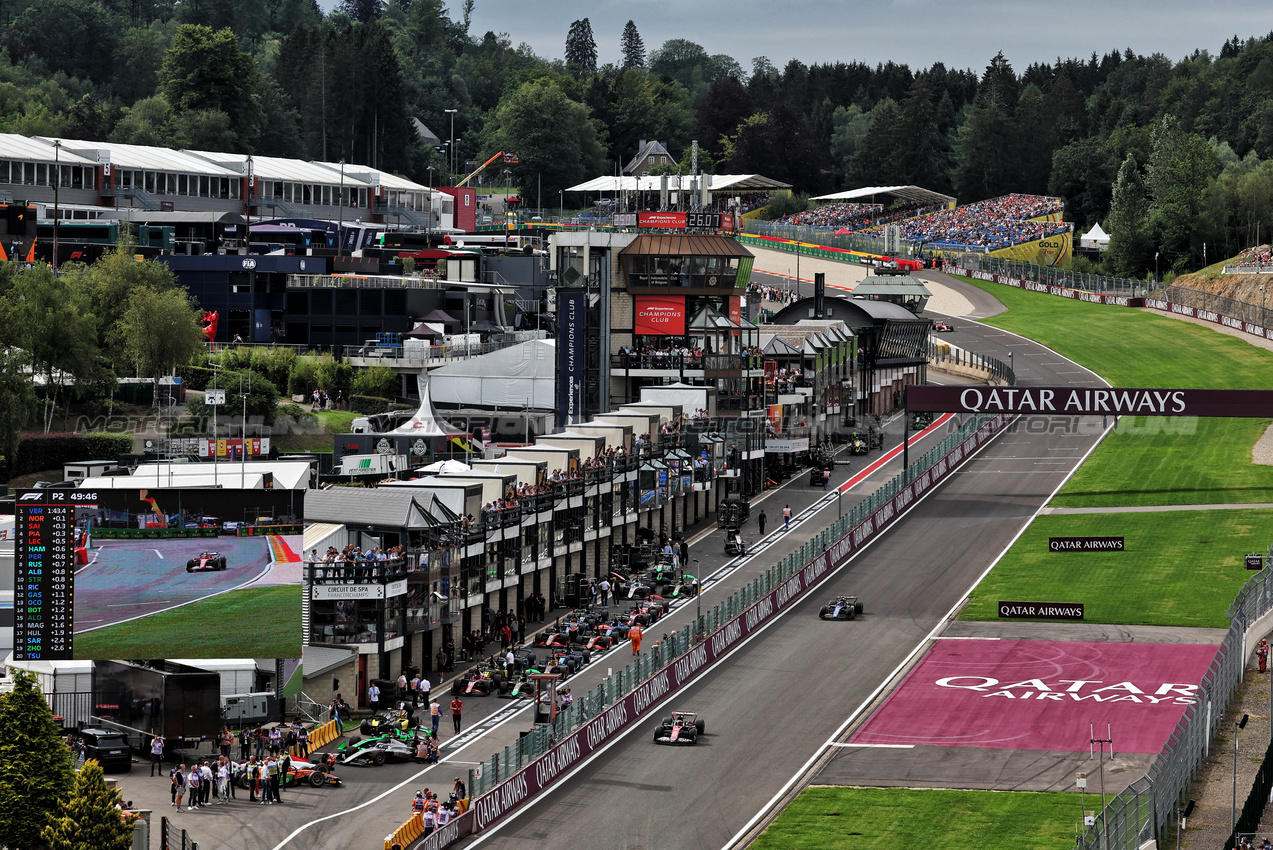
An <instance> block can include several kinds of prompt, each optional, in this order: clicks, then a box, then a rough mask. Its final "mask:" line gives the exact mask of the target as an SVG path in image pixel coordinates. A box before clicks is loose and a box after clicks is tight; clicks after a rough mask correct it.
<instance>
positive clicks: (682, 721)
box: [654, 711, 706, 745]
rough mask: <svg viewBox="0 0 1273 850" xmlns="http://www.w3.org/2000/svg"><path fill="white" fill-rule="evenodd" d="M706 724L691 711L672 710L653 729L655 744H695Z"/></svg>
mask: <svg viewBox="0 0 1273 850" xmlns="http://www.w3.org/2000/svg"><path fill="white" fill-rule="evenodd" d="M705 728H706V724H704V723H703V721H702V720H701V719H700V718H699V716H698V715H697V714H695V713H694V712H692V711H674V712H672V716H671V717H664V718H663V719H662V720H660V721H659V725H658V728H656V729H655V730H654V743H656V744H691V745H692V744H697V743H698V736H699V735H702V734H704V729H705Z"/></svg>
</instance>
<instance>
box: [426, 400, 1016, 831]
mask: <svg viewBox="0 0 1273 850" xmlns="http://www.w3.org/2000/svg"><path fill="white" fill-rule="evenodd" d="M1011 420H1012V417H1010V416H996V417H995V418H993V419H991V420H990V421H989V422H987V423H986V424H984V425H983V426H982V427H981V428H980V429H979V430H977V431H976V432H975V433H973V434H971V435H970V436H969V437H968V439H966V440H964V441H963V442H962V443H960V444H959V445H958V446H956V447H955V448H954V449H953V450H951V452H950V453H949V454H947V455H946V456H945V457H944V458H942V459H941V460H940V461H938V462H937V464H936V465H934V466H933V467H932V468H931V469H929V470H928V471H927V472H925V473H923V474H922V475H919V476H917V477H916V478H915V480H914V481H912V482H910V484H908V485H906V486H905V487H903V488H902V490H901V491H900V492H899V493H898V494H897V495H896V496H894V497H893V498H892V499H890V500H889V501H888V502H886V503H885V504H884V505H882V506H881V507H880V508H879V509H878V510H877V511H875V513H873V514H871V516H869V517H867V518H866V519H865V520H863V521H862V522H861V523H860V524H859V525H858V526H857V527H856V528H853V529H852V530H850V532H849V533H848V534H846V535H845V536H844V537H842V538H841V539H840V540H838V541H837V542H835V543H834V544H832V545H831V546H830V547H828V548H827V550H826V551H824V552H823V553H822V554H820V555H818V557H816V558H814V559H813V560H812V561H811V562H810V563H809V564H807V565H806V566H805V567H804V569H802V570H800V571H799V572H797V573H795V574H794V575H792V577H791V578H789V579H787V580H786V581H784V582H783V583H782V584H780V585H779V586H778V587H777V588H776V589H774V590H773V591H772V592H770V593H768V594H766V595H765V596H763V597H761V598H760V599H759V601H757V602H756V603H755V604H754V605H752V606H751V607H750V608H748V609H747V610H746V611H744V612H743V613H742V614H741V615H739V616H738V617H735V618H734V619H732V620H730V621H729V622H728V623H726V624H725V625H724V626H722V627H721V628H719V629H717V630H716V631H715V632H713V633H712V634H711V635H709V636H708V638H707V640H706V641H704V642H703V643H701V644H699V645H698V646H696V647H694V648H693V649H691V650H690V651H689V652H687V653H685V654H684V655H682V656H681V657H680V658H678V659H676V660H675V661H673V662H672V663H671V664H669V665H668V666H667V667H664V668H663V669H662V670H660V671H659V672H658V673H656V674H655V675H654V676H652V677H651V678H650V679H648V680H647V681H645V682H644V683H642V684H641V685H640V686H639V687H637V688H636V690H634V691H633V692H632V693H630V694H628V695H627V696H626V697H624V698H623V699H621V700H620V701H619V702H617V703H615V704H614V705H612V706H610V707H609V708H607V709H606V710H605V711H603V712H601V713H600V714H599V715H597V716H596V717H594V718H592V719H591V720H589V721H588V722H587V723H585V724H584V725H582V726H580V727H579V728H578V729H577V730H575V731H574V732H573V733H571V734H570V735H568V736H566V737H565V738H564V739H562V741H561V743H559V744H557V745H556V746H555V747H553V748H552V749H551V750H549V751H548V752H547V753H545V754H544V755H543V756H541V757H540V758H539V759H537V760H536V761H534V762H533V763H531V765H530V766H529V767H527V768H525V769H524V770H521V771H519V772H518V773H516V774H514V775H513V776H511V777H509V779H507V780H506V781H505V782H503V783H502V784H500V785H497V786H496V787H495V788H493V789H491V790H490V791H489V792H487V793H486V794H483V795H482V796H481V797H478V798H477V799H476V800H474V801H473V806H472V809H471V810H470V811H471V812H472V815H473V821H472V829H473V832H481V831H483V830H485V829H489V828H490V827H491V826H492V825H493V824H494V823H495V822H496V821H498V820H499V819H500V818H503V817H506V816H507V815H509V814H510V813H512V812H514V811H516V810H517V809H519V808H520V807H522V806H523V805H525V804H526V803H527V802H529V801H530V800H532V799H533V798H534V797H535V796H536V795H537V794H539V793H540V792H542V791H544V790H545V789H547V788H549V787H550V786H552V785H553V784H554V783H555V782H557V781H558V780H559V779H561V778H562V777H563V776H565V775H566V774H568V773H569V772H570V771H571V770H573V769H574V768H575V767H577V766H579V765H580V764H581V763H582V762H583V761H584V760H586V759H587V758H588V757H589V756H591V755H592V754H593V753H595V752H597V751H599V750H601V749H603V748H604V747H605V746H606V745H607V744H608V743H609V742H610V741H612V740H613V739H614V738H616V737H617V736H618V735H620V734H621V733H623V732H625V731H627V729H628V728H629V727H630V726H632V724H634V723H636V722H638V721H639V720H640V719H642V718H643V717H645V715H647V714H649V713H651V709H652V708H655V707H656V706H658V705H659V704H660V703H662V702H663V701H664V700H666V699H667V698H668V697H669V696H671V695H672V694H674V693H676V692H677V691H678V690H680V688H682V687H683V686H685V685H687V684H689V683H690V682H691V681H693V680H694V679H696V678H698V676H699V675H700V674H701V673H702V672H703V671H704V670H706V669H707V668H708V667H710V666H711V665H712V663H713V662H715V661H716V660H717V659H718V658H722V657H724V656H725V655H727V654H729V652H730V651H731V650H732V649H733V648H734V647H736V646H737V645H738V644H739V643H741V642H742V641H743V640H745V639H746V638H748V637H749V636H750V635H752V634H754V633H755V632H756V631H757V630H759V629H760V628H762V627H763V626H764V625H765V624H766V623H768V622H769V621H770V620H772V619H773V618H774V617H776V616H777V615H778V614H779V613H780V612H782V611H784V610H786V609H787V608H788V607H790V606H791V605H792V604H793V603H794V602H795V601H796V600H798V599H800V598H801V597H802V596H803V595H804V594H805V593H807V592H808V591H809V590H811V589H813V588H814V587H816V586H817V585H818V584H819V583H821V582H822V580H823V579H824V578H826V577H827V575H828V574H829V573H830V572H831V571H832V569H833V568H835V567H838V566H840V564H842V563H843V562H844V561H845V559H847V558H848V557H849V556H850V555H852V554H853V553H854V552H856V551H858V550H859V549H861V548H862V547H863V546H864V545H866V543H867V542H868V541H869V540H871V539H872V538H874V537H875V536H876V535H878V534H880V533H881V532H882V531H884V529H886V528H888V527H889V526H890V525H892V524H893V523H894V522H895V521H896V520H897V518H898V517H900V516H901V515H902V514H903V513H904V512H905V511H906V509H907V508H908V507H910V506H911V505H912V504H914V502H915V500H916V499H918V498H919V497H920V496H922V495H923V494H924V493H926V492H927V491H928V490H930V489H932V488H933V487H934V486H936V484H937V483H938V482H940V481H941V480H942V479H943V478H945V477H946V475H948V474H949V473H950V472H951V471H952V470H953V469H955V468H956V467H957V466H958V465H959V464H960V463H961V462H962V461H963V460H964V459H965V458H966V457H968V456H969V455H970V454H972V453H973V452H975V451H976V450H977V449H978V448H979V447H980V446H982V445H984V444H985V443H986V442H988V441H989V440H990V439H992V438H993V437H994V436H995V435H996V434H998V433H999V432H1000V431H1001V430H1003V428H1004V427H1005V426H1006V425H1007V424H1008V423H1009V422H1010V421H1011ZM441 846H445V845H439V847H441ZM430 850H433V848H430Z"/></svg>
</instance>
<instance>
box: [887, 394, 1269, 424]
mask: <svg viewBox="0 0 1273 850" xmlns="http://www.w3.org/2000/svg"><path fill="white" fill-rule="evenodd" d="M906 407H907V409H908V410H909V411H911V412H916V411H927V412H932V413H1003V414H1017V415H1029V414H1051V415H1063V416H1064V415H1069V416H1107V415H1116V416H1208V417H1216V416H1231V417H1248V418H1254V419H1267V418H1270V417H1273V390H1186V389H1155V388H1127V389H1125V388H1121V387H1109V388H1097V387H990V386H986V387H927V386H911V387H907V389H906Z"/></svg>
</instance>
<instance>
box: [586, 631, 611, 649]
mask: <svg viewBox="0 0 1273 850" xmlns="http://www.w3.org/2000/svg"><path fill="white" fill-rule="evenodd" d="M612 646H614V638H612V637H610V635H593V636H592V637H590V638H588V639H587V640H586V641H584V642H583V648H584V649H586V650H588V651H589V652H605V651H606V650H607V649H610V648H611V647H612Z"/></svg>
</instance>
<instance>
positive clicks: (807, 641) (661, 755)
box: [466, 320, 1106, 848]
mask: <svg viewBox="0 0 1273 850" xmlns="http://www.w3.org/2000/svg"><path fill="white" fill-rule="evenodd" d="M955 325H956V336H955V337H954V338H955V339H956V340H958V341H959V344H961V345H963V347H966V348H969V349H971V350H974V351H978V352H979V353H984V354H989V355H991V356H995V357H999V358H1000V359H1003V360H1006V359H1008V358H1007V354H1008V352H1009V351H1011V352H1013V354H1014V355H1015V356H1014V359H1015V361H1016V367H1017V372H1018V376H1019V378H1020V381H1021V383H1023V384H1031V383H1034V384H1047V383H1050V382H1053V381H1056V382H1057V383H1059V384H1062V385H1064V384H1074V385H1089V386H1090V385H1096V384H1098V380H1097V379H1096V378H1095V377H1094V376H1092V375H1091V373H1088V372H1086V371H1080V370H1079V369H1078V367H1076V366H1075V365H1074V364H1072V363H1070V362H1068V361H1063V360H1061V359H1060V358H1059V357H1058V356H1057V355H1056V354H1054V353H1053V352H1051V351H1049V350H1047V349H1044V348H1042V347H1041V346H1038V345H1036V344H1034V343H1031V342H1029V341H1028V340H1023V339H1021V338H1019V337H1015V336H1013V335H1011V334H1008V333H1006V332H1003V331H998V330H995V329H990V328H982V327H980V326H977V325H972V324H970V323H968V322H963V321H959V320H956V322H955ZM960 337H962V338H963V339H962V340H960V339H959V338H960ZM1062 371H1065V372H1068V373H1071V374H1066V375H1063V374H1060V372H1062ZM1028 421H1029V420H1019V421H1018V424H1017V426H1016V427H1015V428H1013V429H1012V430H1011V431H1010V432H1009V433H1007V434H1005V435H1004V436H1002V437H1000V438H999V439H998V440H997V441H994V442H992V443H991V444H989V445H988V446H987V447H986V448H984V449H983V450H982V452H981V453H980V454H978V455H977V456H975V457H974V458H973V459H972V460H971V461H969V462H968V463H967V464H966V465H965V466H964V467H963V468H961V469H960V470H959V471H958V472H957V473H955V474H954V475H953V476H952V477H951V478H950V479H949V480H948V482H947V483H946V484H944V485H943V486H942V487H940V488H938V489H937V490H935V491H933V492H932V493H930V494H929V496H928V497H927V498H926V499H925V500H924V501H922V502H921V503H920V504H918V505H917V506H916V507H915V508H914V509H913V511H912V512H911V513H910V514H908V515H907V516H906V517H904V518H903V519H902V520H901V521H900V522H899V524H898V525H897V526H895V527H894V528H893V529H892V530H891V531H889V532H888V533H887V534H885V535H883V536H882V537H881V538H880V539H879V540H877V541H876V542H875V543H874V544H873V545H872V546H870V547H869V548H867V549H866V550H865V551H864V552H863V553H862V554H861V555H859V556H858V557H857V558H855V559H854V560H853V561H851V562H850V565H849V566H848V567H847V568H846V569H844V570H842V571H841V572H840V573H838V574H837V575H836V576H834V577H833V578H832V579H831V581H829V582H828V584H826V585H824V586H823V587H822V588H821V589H820V590H818V591H815V592H814V593H812V594H810V596H809V597H807V598H806V599H805V600H803V601H801V602H800V603H798V604H797V605H794V606H793V607H792V608H791V609H789V610H788V611H787V612H786V614H784V615H782V616H780V617H779V618H778V619H777V620H776V621H775V622H774V623H773V624H772V625H771V626H770V627H769V630H768V631H767V632H765V633H764V634H765V638H764V639H763V640H752V641H750V642H749V643H747V644H745V645H744V646H742V647H741V648H740V649H739V650H738V651H737V652H736V653H735V654H734V655H733V656H731V657H730V658H728V659H727V660H726V661H725V662H724V663H721V664H720V665H718V666H717V667H716V668H714V669H713V670H711V671H709V672H708V673H707V674H706V675H705V676H704V677H703V678H702V679H700V680H699V682H697V683H695V684H694V685H692V686H691V687H690V688H687V689H686V690H685V691H683V692H682V693H680V694H678V695H677V696H676V697H675V698H674V699H673V700H672V701H671V703H669V704H668V705H667V706H666V708H683V709H685V710H693V711H697V712H698V713H699V714H700V716H702V717H704V718H705V720H706V724H707V735H706V736H705V737H704V738H703V739H702V740H701V741H700V743H699V744H698V745H697V746H696V747H692V748H691V747H685V748H678V749H675V750H669V749H668V748H662V747H656V746H654V745H653V744H651V743H650V741H649V740H648V739H649V733H650V731H651V730H652V728H653V726H654V725H655V722H656V721H657V719H658V718H657V717H650V718H649V722H647V723H641V724H637V725H636V726H635V728H634V729H633V732H635V734H628V735H627V736H626V737H625V738H623V739H622V740H621V741H619V742H618V743H616V744H615V745H614V746H613V748H612V749H610V750H609V752H607V753H606V754H605V755H604V756H603V757H602V758H598V759H596V760H594V761H592V762H591V763H589V764H586V765H584V766H583V767H582V768H580V769H579V770H578V771H577V772H576V773H575V774H573V775H572V776H571V777H570V778H568V779H567V780H566V781H564V782H563V783H562V785H561V786H559V788H558V789H557V790H555V791H553V792H551V793H550V794H548V795H546V796H545V797H543V798H541V799H540V800H539V801H537V802H535V803H533V804H532V805H530V806H528V807H527V809H526V810H525V812H524V813H523V814H521V815H520V816H515V817H514V818H512V819H511V820H510V821H508V822H507V823H506V824H505V825H504V826H503V827H502V828H496V829H495V830H492V831H488V832H487V833H485V835H484V836H481V837H478V838H476V839H473V840H471V841H470V842H468V844H467V845H466V846H473V847H476V846H486V847H501V848H502V847H509V848H512V847H521V846H524V845H525V844H526V843H527V842H531V841H542V840H550V841H553V842H562V843H564V844H565V845H567V846H572V845H573V846H623V847H659V848H664V847H666V848H682V847H684V848H702V847H724V846H741V843H742V842H745V839H746V836H747V832H748V830H749V829H750V828H751V827H753V826H755V825H756V824H757V823H758V822H760V820H762V819H763V817H762V816H764V815H766V814H776V810H777V808H778V807H779V806H780V805H781V801H782V799H783V796H784V794H785V793H786V792H788V791H790V790H791V789H792V788H793V787H794V786H795V785H796V784H798V782H797V780H798V779H799V777H801V776H803V775H804V774H805V771H806V770H807V769H808V768H809V767H810V766H811V765H812V763H813V761H814V760H815V759H816V758H817V757H818V756H819V754H820V753H821V752H823V750H824V744H825V743H827V742H833V741H835V740H836V739H837V738H838V737H839V736H840V735H841V734H842V733H843V732H844V730H845V729H846V728H847V727H848V722H847V720H846V718H848V719H852V718H853V717H855V716H857V715H859V714H860V713H862V712H865V710H866V709H867V708H868V707H869V706H870V705H871V704H872V703H873V702H874V700H875V699H876V698H878V696H879V695H880V694H881V693H882V692H883V691H884V690H885V688H886V686H887V685H888V683H889V682H890V680H891V679H893V677H894V676H895V675H896V674H897V673H899V672H900V671H902V670H903V669H905V667H906V666H907V665H908V664H909V663H910V662H911V661H912V660H913V659H914V658H915V657H917V656H918V654H919V652H920V650H921V649H922V647H923V646H925V645H926V644H927V641H928V638H929V637H930V636H932V635H933V633H934V631H935V630H936V629H937V628H939V627H940V625H941V624H942V623H943V622H945V621H946V619H947V618H948V617H949V616H950V615H951V614H952V613H953V612H954V610H956V608H957V606H958V605H959V604H960V601H961V600H962V599H963V598H964V596H965V595H966V593H967V592H968V590H969V589H970V588H971V587H972V586H973V585H974V584H975V582H976V581H978V580H979V579H980V577H981V576H982V575H984V573H985V572H986V571H987V569H988V567H989V565H990V564H991V563H993V561H994V559H995V557H996V556H997V555H998V554H999V553H1000V552H1001V551H1003V550H1004V549H1006V548H1007V546H1008V545H1010V543H1011V541H1012V540H1013V539H1014V538H1015V536H1016V535H1017V534H1018V533H1019V532H1020V530H1021V529H1023V528H1024V527H1025V525H1026V524H1027V523H1028V522H1029V520H1030V519H1031V518H1032V517H1033V515H1034V513H1035V511H1036V510H1037V509H1038V508H1039V507H1041V506H1042V505H1043V504H1044V503H1046V501H1047V500H1048V499H1049V498H1050V496H1051V494H1052V493H1053V491H1054V490H1055V489H1056V488H1057V487H1059V486H1060V485H1061V483H1062V482H1063V481H1064V480H1065V478H1066V477H1067V476H1068V475H1069V474H1070V471H1071V470H1072V469H1073V468H1075V467H1077V465H1078V464H1079V463H1080V462H1081V459H1082V458H1083V457H1084V456H1085V455H1086V454H1087V452H1088V451H1090V450H1091V448H1092V447H1094V445H1095V444H1096V442H1097V441H1098V439H1099V436H1100V434H1101V433H1102V431H1103V429H1104V425H1105V424H1106V423H1103V422H1102V421H1101V420H1100V419H1097V418H1088V419H1083V420H1074V419H1070V420H1068V421H1055V422H1050V423H1046V427H1043V428H1038V427H1033V426H1029V425H1026V424H1024V423H1026V422H1028ZM1035 421H1037V420H1035ZM1058 461H1063V463H1058ZM831 516H832V517H833V516H834V513H833V512H832V513H831ZM814 524H815V525H819V526H820V525H823V523H814ZM839 593H844V594H853V595H858V596H860V597H862V599H863V601H864V603H865V608H866V610H865V615H864V616H863V617H862V618H861V619H859V620H855V621H853V622H849V623H836V622H825V621H821V620H819V619H818V618H817V616H816V615H817V611H818V608H819V607H820V606H821V605H822V604H823V603H824V602H825V601H826V598H827V597H829V596H832V595H835V594H839ZM660 712H661V713H665V712H664V711H663V710H662V709H660ZM842 757H847V758H851V757H852V756H851V755H848V756H842ZM877 761H879V762H883V763H886V762H887V756H885V757H883V758H877ZM999 769H1000V771H1001V774H1002V775H1003V776H1004V778H1005V780H1007V781H1011V780H1010V776H1011V774H1012V772H1013V771H1018V772H1021V771H1029V770H1030V769H1031V766H1030V765H1029V764H1026V763H1025V762H1024V761H1018V762H1015V763H1006V764H1002V765H1000V766H999ZM726 778H727V779H726ZM669 791H670V792H671V793H668V792H669ZM762 801H769V802H767V803H765V802H762ZM758 807H759V808H760V810H761V811H760V812H757V809H758ZM582 811H595V812H605V813H606V814H605V816H604V817H592V818H582V817H579V813H580V812H582ZM672 825H675V828H672ZM736 842H738V844H736Z"/></svg>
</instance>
